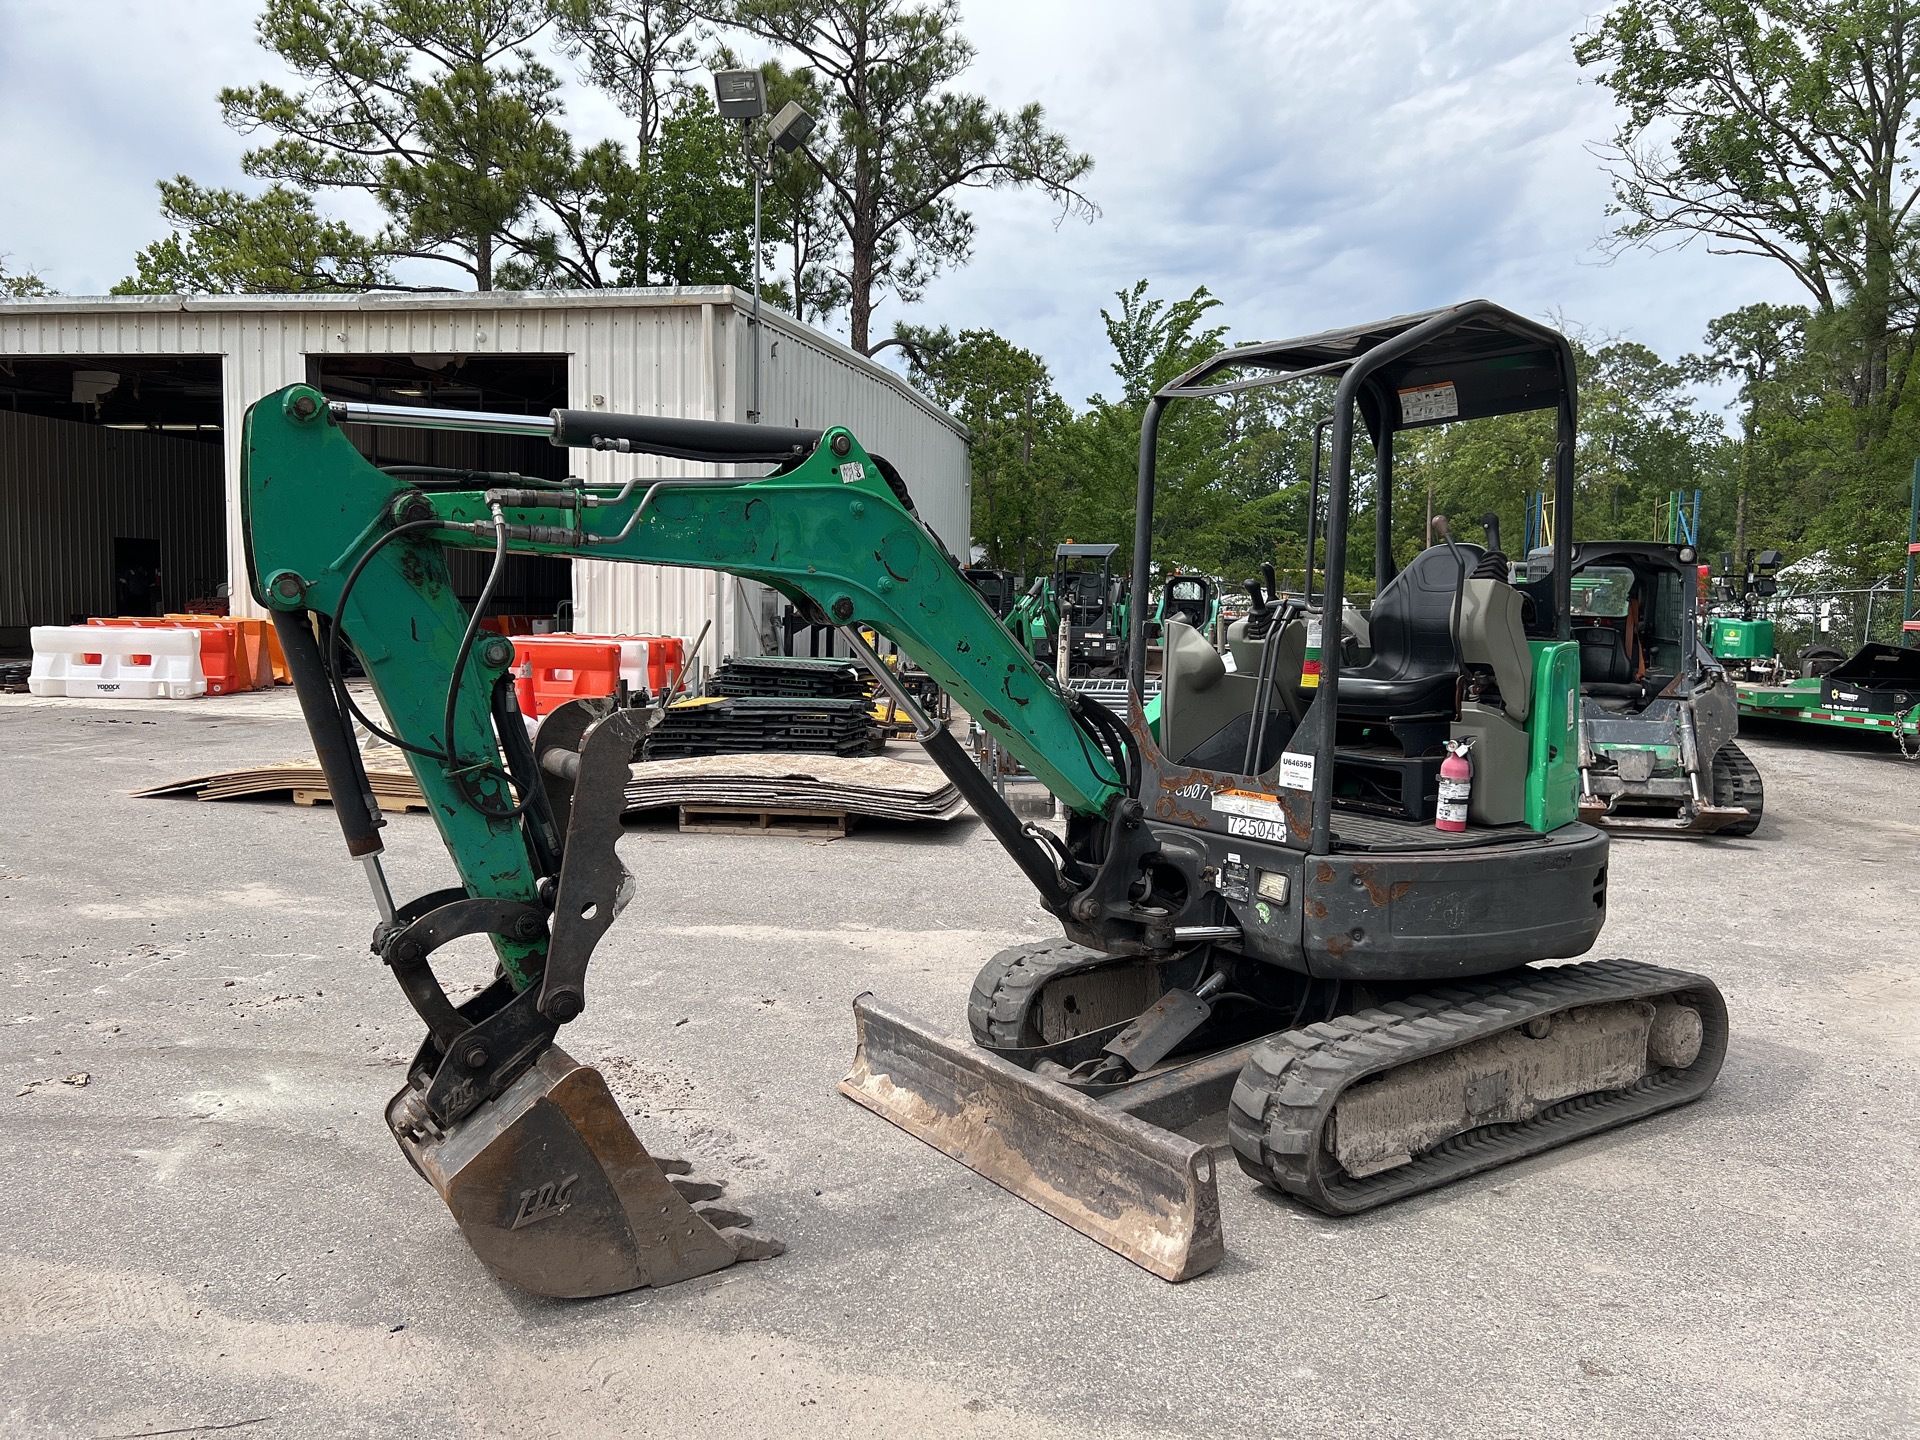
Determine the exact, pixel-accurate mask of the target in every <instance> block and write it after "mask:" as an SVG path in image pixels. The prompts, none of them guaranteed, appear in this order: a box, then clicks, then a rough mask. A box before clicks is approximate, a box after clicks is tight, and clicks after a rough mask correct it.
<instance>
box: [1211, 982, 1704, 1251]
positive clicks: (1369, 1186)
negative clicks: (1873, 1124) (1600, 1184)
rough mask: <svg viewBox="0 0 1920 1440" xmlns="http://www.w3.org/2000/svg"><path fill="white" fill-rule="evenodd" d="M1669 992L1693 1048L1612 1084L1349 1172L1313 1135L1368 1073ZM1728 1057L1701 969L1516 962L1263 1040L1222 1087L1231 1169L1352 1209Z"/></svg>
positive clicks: (1464, 1171)
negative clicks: (1384, 1165) (1678, 1061)
mask: <svg viewBox="0 0 1920 1440" xmlns="http://www.w3.org/2000/svg"><path fill="white" fill-rule="evenodd" d="M1663 995H1672V996H1674V998H1676V999H1683V1000H1685V1001H1686V1002H1687V1003H1688V1004H1691V1005H1693V1006H1694V1007H1695V1008H1696V1009H1698V1010H1699V1012H1700V1020H1701V1028H1702V1031H1703V1032H1704V1033H1703V1036H1702V1039H1701V1044H1700V1054H1699V1056H1698V1058H1697V1059H1695V1061H1694V1062H1693V1064H1692V1065H1689V1066H1688V1067H1686V1068H1685V1069H1684V1070H1678V1069H1665V1070H1659V1071H1656V1072H1655V1073H1653V1074H1651V1075H1648V1076H1647V1077H1645V1078H1644V1079H1642V1080H1640V1081H1638V1082H1637V1083H1635V1084H1633V1085H1630V1086H1628V1087H1627V1088H1626V1089H1624V1090H1610V1091H1599V1092H1595V1093H1593V1094H1588V1095H1579V1096H1575V1097H1574V1098H1573V1099H1571V1100H1563V1101H1561V1102H1560V1103H1559V1104H1557V1105H1554V1106H1552V1107H1550V1108H1549V1109H1546V1110H1544V1111H1542V1112H1541V1113H1540V1114H1538V1115H1536V1116H1535V1117H1534V1118H1533V1119H1531V1120H1526V1121H1522V1122H1519V1123H1517V1124H1510V1125H1489V1126H1486V1127H1484V1128H1482V1129H1479V1130H1470V1131H1468V1132H1467V1133H1465V1134H1463V1135H1456V1136H1455V1137H1453V1138H1452V1139H1451V1140H1447V1141H1444V1142H1442V1143H1441V1144H1440V1145H1438V1146H1436V1147H1434V1148H1433V1149H1432V1150H1429V1151H1427V1152H1426V1153H1425V1154H1422V1155H1418V1156H1416V1157H1414V1159H1413V1160H1412V1161H1411V1162H1410V1163H1409V1164H1406V1165H1401V1166H1397V1167H1396V1168H1394V1169H1392V1170H1388V1171H1385V1172H1383V1173H1381V1174H1378V1175H1370V1176H1368V1177H1366V1178H1365V1179H1361V1180H1356V1179H1353V1178H1351V1177H1350V1176H1348V1175H1347V1173H1346V1172H1345V1171H1344V1170H1342V1169H1341V1168H1340V1164H1339V1162H1338V1161H1337V1160H1335V1159H1334V1157H1333V1155H1332V1154H1331V1153H1330V1152H1329V1151H1328V1150H1327V1148H1326V1146H1325V1144H1324V1143H1323V1137H1324V1135H1325V1133H1326V1127H1327V1122H1328V1121H1329V1120H1330V1119H1331V1118H1332V1116H1333V1109H1334V1106H1335V1104H1336V1103H1337V1102H1338V1101H1339V1099H1340V1096H1341V1095H1342V1094H1343V1093H1344V1092H1345V1091H1347V1090H1348V1089H1350V1088H1351V1087H1352V1086H1354V1085H1355V1084H1357V1083H1358V1082H1359V1081H1361V1080H1364V1079H1366V1078H1368V1077H1369V1076H1372V1075H1377V1074H1380V1073H1382V1072H1384V1071H1388V1070H1392V1069H1395V1068H1397V1067H1399V1066H1401V1065H1405V1064H1407V1063H1409V1062H1410V1061H1414V1060H1420V1059H1424V1058H1425V1057H1427V1056H1429V1055H1439V1054H1443V1053H1445V1052H1446V1051H1448V1050H1453V1049H1456V1048H1458V1047H1459V1046H1461V1045H1466V1044H1470V1043H1472V1042H1473V1041H1475V1040H1481V1039H1485V1038H1486V1037H1488V1036H1490V1035H1497V1034H1499V1033H1500V1032H1501V1031H1503V1030H1511V1029H1513V1028H1514V1027H1516V1026H1519V1025H1524V1024H1526V1023H1527V1022H1528V1021H1529V1020H1533V1019H1537V1018H1539V1017H1540V1016H1543V1015H1551V1014H1553V1013H1554V1012H1555V1011H1560V1010H1568V1009H1572V1008H1573V1007H1575V1006H1581V1005H1599V1004H1604V1003H1606V1002H1608V1001H1614V1000H1651V999H1655V998H1658V997H1660V996H1663ZM1726 1053H1727V1008H1726V1002H1725V1001H1724V1000H1722V999H1721V997H1720V992H1719V990H1718V989H1717V988H1715V986H1714V983H1713V982H1712V981H1711V980H1709V979H1707V977H1706V976H1704V975H1693V974H1689V973H1687V972H1685V971H1681V970H1665V969H1661V968H1660V967H1658V966H1654V965H1641V964H1638V963H1636V962H1634V961H1631V960H1595V961H1588V962H1585V963H1583V964H1578V965H1562V966H1555V967H1553V968H1552V969H1545V970H1514V971H1509V972H1507V973H1506V974H1504V975H1499V976H1495V977H1491V978H1489V979H1485V980H1474V981H1469V982H1464V983H1462V984H1459V985H1452V986H1447V987H1445V988H1435V989H1433V990H1430V991H1426V992H1424V993H1422V994H1419V995H1414V996H1412V997H1410V998H1408V999H1406V1000H1396V1001H1393V1002H1390V1003H1388V1004H1385V1005H1381V1006H1378V1007H1376V1008H1373V1009H1368V1010H1360V1011H1356V1012H1354V1013H1352V1014H1349V1015H1338V1016H1335V1017H1334V1018H1333V1019H1332V1020H1328V1021H1324V1022H1322V1023H1320V1024H1317V1025H1309V1026H1306V1027H1305V1028H1304V1029H1300V1030H1288V1031H1285V1032H1283V1033H1281V1034H1279V1035H1274V1036H1271V1037H1269V1038H1268V1039H1267V1040H1266V1041H1265V1042H1264V1043H1263V1044H1262V1045H1261V1046H1260V1048H1259V1049H1257V1050H1255V1051H1254V1052H1253V1055H1252V1057H1251V1058H1250V1059H1249V1060H1248V1061H1247V1063H1246V1066H1245V1067H1244V1068H1243V1069H1242V1070H1241V1072H1240V1078H1239V1080H1238V1081H1237V1082H1236V1083H1235V1085H1234V1088H1233V1100H1232V1103H1231V1104H1230V1105H1229V1106H1228V1109H1227V1135H1228V1138H1229V1139H1230V1140H1231V1141H1232V1142H1233V1148H1234V1151H1235V1153H1236V1154H1237V1155H1238V1157H1239V1160H1240V1168H1241V1169H1243V1170H1245V1171H1246V1172H1247V1173H1248V1174H1249V1175H1251V1176H1253V1177H1254V1178H1255V1179H1256V1180H1259V1181H1261V1182H1263V1183H1264V1184H1267V1185H1271V1186H1273V1187H1274V1188H1275V1189H1277V1190H1280V1191H1282V1192H1284V1193H1285V1194H1288V1195H1292V1196H1295V1197H1296V1198H1298V1199H1300V1200H1304V1201H1305V1202H1306V1203H1307V1204H1309V1205H1311V1206H1313V1207H1314V1208H1315V1209H1316V1210H1321V1211H1324V1212H1325V1213H1327V1214H1329V1215H1351V1214H1355V1213H1357V1212H1359V1211H1362V1210H1370V1209H1372V1208H1373V1207H1374V1206H1376V1205H1384V1204H1386V1203H1387V1202H1388V1201H1391V1200H1400V1199H1404V1198H1405V1197H1406V1196H1409V1195H1416V1194H1419V1193H1420V1192H1421V1191H1423V1190H1431V1189H1434V1188H1435V1187H1436V1186H1440V1185H1445V1184H1447V1183H1448V1182H1449V1181H1453V1180H1459V1179H1463V1178H1464V1177H1466V1176H1468V1175H1474V1174H1478V1173H1479V1172H1480V1171H1482V1170H1489V1169H1492V1168H1493V1167H1494V1166H1496V1165H1504V1164H1505V1163H1506V1162H1508V1161H1509V1160H1518V1159H1521V1158H1522V1157H1524V1156H1527V1155H1536V1154H1539V1153H1540V1152H1541V1151H1543V1150H1551V1149H1553V1148H1554V1147H1556V1146H1559V1145H1564V1144H1567V1143H1568V1142H1569V1141H1573V1140H1578V1139H1581V1138H1583V1137H1585V1136H1588V1135H1592V1134H1596V1133H1598V1132H1599V1131H1602V1130H1607V1129H1611V1128H1612V1127H1613V1126H1615V1125H1624V1124H1626V1123H1627V1122H1628V1121H1630V1120H1638V1119H1640V1118H1642V1117H1643V1116H1647V1115H1652V1114H1654V1113H1655V1112H1657V1111H1660V1110H1667V1109H1671V1108H1672V1107H1673V1106H1676V1105H1683V1104H1685V1103H1686V1102H1687V1101H1689V1100H1693V1099H1697V1098H1698V1097H1699V1096H1700V1095H1701V1094H1703V1093H1705V1091H1706V1090H1707V1088H1708V1087H1709V1086H1710V1085H1712V1084H1713V1080H1714V1077H1715V1076H1716V1075H1718V1074H1719V1072H1720V1064H1721V1062H1722V1061H1723V1060H1724V1059H1725V1058H1726Z"/></svg>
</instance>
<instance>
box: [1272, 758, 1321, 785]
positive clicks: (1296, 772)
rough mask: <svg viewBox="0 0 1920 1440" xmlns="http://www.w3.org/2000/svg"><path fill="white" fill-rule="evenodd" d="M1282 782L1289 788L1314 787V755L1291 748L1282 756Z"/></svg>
mask: <svg viewBox="0 0 1920 1440" xmlns="http://www.w3.org/2000/svg"><path fill="white" fill-rule="evenodd" d="M1280 783H1281V785H1283V786H1284V787H1286V788H1287V789H1289V790H1311V789H1313V756H1311V755H1297V754H1295V753H1294V752H1292V751H1291V750H1290V751H1288V752H1287V753H1286V754H1284V755H1282V756H1281V757H1280Z"/></svg>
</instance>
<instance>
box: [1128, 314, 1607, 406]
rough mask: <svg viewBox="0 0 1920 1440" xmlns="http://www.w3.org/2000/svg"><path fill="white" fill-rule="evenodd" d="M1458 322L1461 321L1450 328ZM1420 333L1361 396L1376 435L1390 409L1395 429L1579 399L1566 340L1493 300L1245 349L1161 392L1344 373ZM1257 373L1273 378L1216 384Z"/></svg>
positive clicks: (1172, 395)
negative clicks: (1387, 401)
mask: <svg viewBox="0 0 1920 1440" xmlns="http://www.w3.org/2000/svg"><path fill="white" fill-rule="evenodd" d="M1449 319H1451V321H1452V323H1447V322H1448V320H1449ZM1415 329H1423V330H1426V331H1427V333H1426V334H1425V335H1424V337H1423V338H1421V339H1419V340H1417V341H1415V342H1413V344H1412V345H1411V347H1410V348H1408V349H1406V351H1405V353H1401V354H1395V355H1394V356H1393V357H1392V358H1391V359H1388V360H1386V361H1384V363H1382V364H1381V365H1380V366H1379V367H1378V368H1377V369H1375V370H1374V372H1373V375H1372V378H1371V381H1370V382H1369V383H1368V384H1367V385H1366V386H1364V387H1363V388H1362V390H1361V393H1360V397H1359V399H1360V406H1361V410H1362V412H1363V413H1364V414H1365V415H1366V418H1367V426H1368V428H1369V429H1370V430H1373V431H1374V432H1375V433H1376V435H1377V433H1378V430H1379V424H1380V418H1381V415H1380V412H1381V410H1382V409H1383V408H1386V409H1388V410H1389V411H1390V425H1391V428H1392V429H1395V430H1412V429H1416V428H1418V427H1420V426H1423V425H1443V424H1446V423H1448V422H1449V421H1453V420H1477V419H1481V418H1483V417H1485V416H1488V415H1511V414H1514V413H1516V412H1518V411H1523V410H1549V409H1553V408H1554V407H1556V406H1558V405H1559V404H1560V401H1561V398H1562V397H1563V396H1565V397H1567V399H1568V400H1569V403H1570V402H1571V399H1572V392H1573V386H1574V371H1573V352H1572V349H1571V347H1570V346H1569V345H1568V344H1567V341H1566V338H1565V337H1564V336H1563V335H1561V334H1560V333H1559V332H1558V331H1556V330H1553V329H1551V328H1550V327H1548V326H1545V325H1542V324H1540V323H1539V322H1537V321H1534V320H1529V319H1527V318H1526V317H1525V316H1522V315H1516V314H1514V313H1513V312H1512V311H1511V310H1505V309H1502V308H1501V307H1500V306H1498V305H1495V304H1493V303H1492V302H1491V301H1488V300H1468V301H1465V302H1463V303H1462V304H1459V305H1449V306H1446V307H1444V308H1442V309H1438V310H1423V311H1420V312H1418V313H1417V314H1413V315H1396V316H1395V317H1393V318H1392V319H1391V320H1378V321H1375V322H1373V323H1372V324H1370V325H1354V326H1349V327H1348V328H1346V329H1343V330H1326V331H1322V332H1321V333H1320V334H1318V335H1303V336H1300V337H1298V338H1297V339H1293V340H1279V341H1264V342H1261V343H1259V344H1255V345H1242V346H1240V347H1238V348H1237V349H1233V350H1225V351H1222V352H1221V353H1220V354H1218V355H1215V356H1214V357H1213V358H1211V359H1210V360H1207V361H1205V362H1203V363H1202V364H1200V365H1197V366H1195V367H1194V368H1193V369H1191V370H1189V371H1188V372H1187V373H1186V374H1184V375H1182V376H1181V377H1180V378H1179V379H1177V380H1175V381H1174V382H1173V383H1172V384H1170V385H1167V386H1166V387H1165V388H1163V389H1162V390H1161V391H1160V392H1159V393H1160V396H1161V397H1162V398H1163V399H1169V400H1171V399H1180V398H1197V397H1202V396H1208V395H1223V394H1230V393H1232V392H1234V391H1236V390H1246V389H1253V388H1256V387H1259V386H1266V385H1278V384H1282V383H1284V382H1286V381H1289V380H1297V379H1303V378H1305V377H1306V376H1309V375H1336V376H1337V375H1340V374H1343V373H1344V372H1345V371H1346V370H1348V369H1349V368H1350V367H1352V366H1353V365H1354V363H1355V362H1357V361H1358V360H1360V359H1361V358H1362V357H1364V356H1366V355H1367V354H1369V353H1370V352H1372V351H1374V350H1377V349H1379V348H1380V347H1381V346H1383V345H1390V344H1391V343H1392V342H1394V341H1396V340H1399V339H1400V338H1401V337H1403V336H1405V335H1407V333H1408V332H1409V331H1412V330H1415ZM1249 370H1254V371H1267V372H1269V373H1267V374H1255V375H1244V374H1242V375H1241V376H1240V377H1239V378H1231V379H1226V380H1215V378H1214V377H1217V376H1222V375H1232V374H1233V372H1245V371H1249ZM1210 382H1211V383H1210ZM1386 397H1392V403H1391V404H1390V405H1386V406H1384V407H1383V401H1384V400H1385V399H1386Z"/></svg>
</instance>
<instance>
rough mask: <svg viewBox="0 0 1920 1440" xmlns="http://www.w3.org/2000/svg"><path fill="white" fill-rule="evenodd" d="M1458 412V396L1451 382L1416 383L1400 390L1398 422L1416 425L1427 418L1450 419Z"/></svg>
mask: <svg viewBox="0 0 1920 1440" xmlns="http://www.w3.org/2000/svg"><path fill="white" fill-rule="evenodd" d="M1459 413H1460V397H1459V396H1458V395H1457V394H1456V393H1455V392H1454V388H1453V382H1452V381H1451V380H1444V381H1442V382H1441V383H1440V384H1438V385H1416V386H1414V387H1413V389H1411V390H1402V391H1401V392H1400V423H1401V424H1402V425H1418V424H1420V423H1422V422H1423V421H1427V420H1451V419H1453V417H1454V416H1456V415H1458V414H1459Z"/></svg>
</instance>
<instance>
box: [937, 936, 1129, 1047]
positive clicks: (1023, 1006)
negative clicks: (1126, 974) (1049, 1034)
mask: <svg viewBox="0 0 1920 1440" xmlns="http://www.w3.org/2000/svg"><path fill="white" fill-rule="evenodd" d="M1114 959H1115V957H1114V956H1111V955H1108V954H1105V953H1103V952H1102V951H1099V950H1090V949H1088V948H1087V947H1086V946H1085V945H1076V944H1074V942H1073V941H1071V940H1068V939H1067V938H1065V937H1064V936H1062V937H1060V938H1059V939H1055V940H1040V941H1036V942H1034V943H1033V944H1029V945H1011V946H1009V947H1008V948H1006V949H1005V950H1002V951H1001V952H1000V953H999V954H997V955H995V956H994V957H993V958H992V959H991V960H989V961H988V962H987V963H986V964H985V965H984V966H982V967H981V970H980V973H979V974H978V975H977V976H975V977H974V981H973V994H972V995H970V996H968V997H967V1025H968V1027H969V1028H970V1029H971V1030H972V1031H973V1039H974V1043H975V1044H976V1045H985V1046H988V1047H989V1048H992V1049H996V1050H1013V1049H1019V1048H1022V1047H1026V1046H1032V1045H1037V1044H1039V1043H1040V1037H1039V1036H1038V1035H1036V1034H1034V1033H1033V1032H1032V1031H1031V1030H1030V1029H1029V1028H1028V1019H1029V1017H1030V1016H1031V1015H1032V1013H1033V1007H1034V1005H1035V1003H1036V1002H1038V1000H1039V998H1040V990H1041V987H1042V986H1044V985H1045V984H1046V983H1047V982H1048V981H1049V980H1052V979H1055V978H1057V977H1059V976H1061V975H1067V974H1071V973H1072V972H1074V971H1076V970H1092V969H1096V968H1098V967H1099V966H1101V965H1108V964H1112V963H1113V962H1114Z"/></svg>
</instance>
